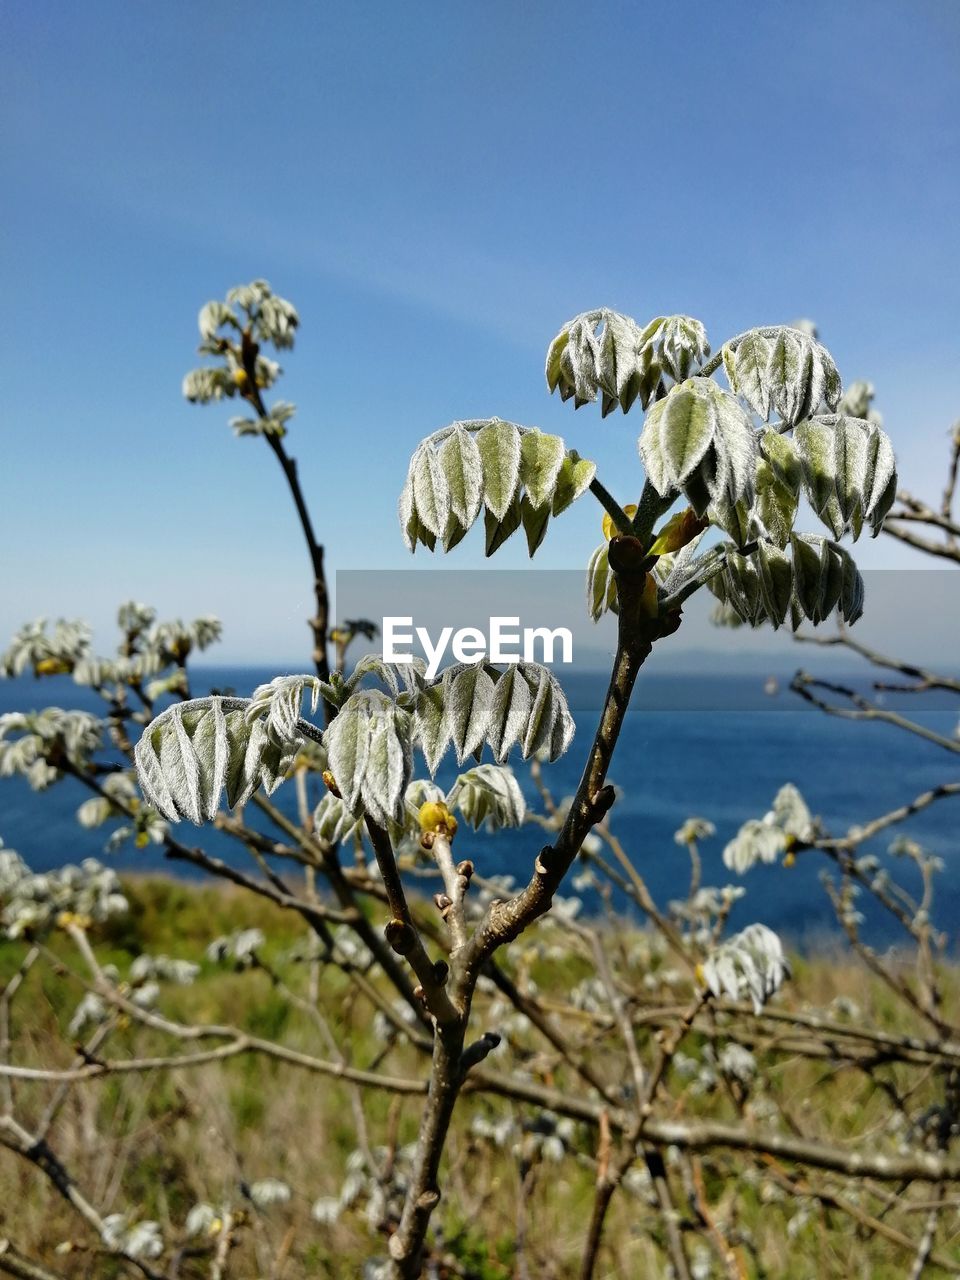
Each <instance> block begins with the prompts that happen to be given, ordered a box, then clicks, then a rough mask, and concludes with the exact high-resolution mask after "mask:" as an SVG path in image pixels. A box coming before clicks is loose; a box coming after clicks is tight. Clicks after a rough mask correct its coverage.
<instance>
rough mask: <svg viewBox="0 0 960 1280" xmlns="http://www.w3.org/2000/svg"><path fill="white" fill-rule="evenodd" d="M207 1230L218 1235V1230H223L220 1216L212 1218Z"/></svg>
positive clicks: (213, 1234)
mask: <svg viewBox="0 0 960 1280" xmlns="http://www.w3.org/2000/svg"><path fill="white" fill-rule="evenodd" d="M209 1230H210V1234H211V1235H212V1236H216V1235H219V1234H220V1232H221V1231H222V1230H223V1222H222V1220H221V1219H220V1218H214V1220H213V1221H212V1222H211V1223H210V1228H209Z"/></svg>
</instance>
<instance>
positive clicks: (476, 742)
mask: <svg viewBox="0 0 960 1280" xmlns="http://www.w3.org/2000/svg"><path fill="white" fill-rule="evenodd" d="M445 683H446V707H447V725H448V729H449V738H450V741H451V742H452V743H453V747H454V750H455V751H456V753H457V763H458V764H462V762H463V760H464V758H465V757H466V756H469V755H472V754H473V753H474V752H475V751H477V750H478V749H479V748H480V747H481V746H482V744H483V742H484V741H485V740H486V736H487V730H488V727H489V725H490V713H491V711H492V709H493V694H494V682H493V677H492V676H491V675H490V674H489V672H487V671H486V670H485V668H484V666H483V664H482V663H477V664H475V665H473V666H465V667H462V668H460V669H456V668H451V670H450V672H449V673H448V675H447V680H446V682H445Z"/></svg>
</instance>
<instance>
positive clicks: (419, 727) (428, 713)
mask: <svg viewBox="0 0 960 1280" xmlns="http://www.w3.org/2000/svg"><path fill="white" fill-rule="evenodd" d="M413 719H414V735H415V739H416V742H417V743H418V745H419V746H420V749H421V750H422V752H423V757H424V759H425V760H426V762H427V768H428V769H429V770H430V773H431V775H433V774H434V773H436V771H437V765H438V764H439V763H440V761H441V759H442V758H443V753H444V752H445V751H446V749H447V743H448V742H449V741H450V728H449V725H448V722H447V711H446V705H445V690H444V687H443V685H442V684H435V685H430V686H428V687H427V688H425V689H422V690H421V691H420V694H419V697H418V698H417V704H416V707H415V708H414V717H413Z"/></svg>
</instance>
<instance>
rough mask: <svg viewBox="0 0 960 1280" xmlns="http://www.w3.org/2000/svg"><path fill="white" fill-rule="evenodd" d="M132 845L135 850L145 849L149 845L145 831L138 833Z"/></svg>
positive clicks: (148, 838)
mask: <svg viewBox="0 0 960 1280" xmlns="http://www.w3.org/2000/svg"><path fill="white" fill-rule="evenodd" d="M133 843H134V845H135V846H136V848H138V849H145V848H146V847H147V845H148V844H149V843H150V837H149V836H148V835H147V833H146V832H145V831H138V832H137V834H136V837H135V839H134V841H133Z"/></svg>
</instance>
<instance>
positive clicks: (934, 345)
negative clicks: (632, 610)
mask: <svg viewBox="0 0 960 1280" xmlns="http://www.w3.org/2000/svg"><path fill="white" fill-rule="evenodd" d="M0 15H2V20H3V29H4V39H3V42H2V47H0V85H2V86H3V87H2V89H0V94H2V102H3V109H2V137H0V148H2V165H3V175H4V199H3V205H2V213H0V218H2V227H3V235H2V242H0V254H2V279H3V281H4V290H5V298H4V302H5V305H4V306H3V308H2V310H0V365H2V378H3V425H2V427H0V432H2V440H3V461H2V464H0V525H2V531H3V542H2V545H3V552H2V555H0V636H5V635H7V634H9V633H10V632H11V631H12V630H13V628H14V627H15V626H16V625H17V624H18V623H19V622H20V621H21V620H22V619H24V618H27V617H33V616H36V615H38V614H48V615H51V616H57V615H67V616H75V615H84V616H87V617H89V618H90V619H91V620H92V621H93V622H94V623H95V625H96V627H97V630H98V635H99V636H101V637H102V638H103V639H104V641H106V640H107V638H108V636H109V624H110V620H111V618H112V615H113V612H114V610H115V607H116V604H117V603H118V602H119V601H120V600H122V599H125V598H128V597H131V596H133V597H136V598H139V599H145V600H149V601H151V602H153V603H155V604H156V605H158V606H159V607H160V608H161V609H162V611H163V612H164V613H165V614H171V615H180V616H193V615H194V614H196V613H199V612H213V613H217V614H218V615H220V616H221V617H222V618H223V619H224V622H225V624H226V636H225V643H224V645H223V646H222V649H221V651H220V652H221V654H222V656H223V658H224V659H231V660H247V659H249V660H255V661H261V662H268V663H269V662H271V661H276V662H277V663H278V664H289V663H292V664H294V665H301V666H302V665H305V664H306V662H307V655H308V645H307V631H306V628H305V627H304V625H303V622H302V619H303V618H304V616H305V613H306V610H307V608H308V607H309V582H308V576H307V572H306V560H305V556H304V553H303V551H302V549H301V547H300V545H299V542H298V541H297V538H298V533H297V530H296V527H295V525H294V521H293V516H292V512H291V509H290V506H289V503H288V501H287V496H286V493H285V491H284V489H283V487H282V484H281V478H280V475H279V472H278V470H277V468H276V464H275V462H274V460H273V459H272V457H271V456H270V455H269V453H268V452H267V450H266V448H265V447H264V446H263V444H262V442H260V441H251V440H240V441H237V440H234V439H233V437H232V433H231V431H230V429H229V427H228V426H227V419H228V417H229V416H231V413H232V412H234V411H235V410H233V409H232V406H231V407H230V408H227V409H224V408H222V407H218V406H211V407H208V408H204V409H201V408H195V407H193V406H190V405H187V404H186V403H185V402H183V401H182V399H181V397H180V380H181V377H182V375H183V373H184V372H185V370H186V369H187V368H189V367H191V365H192V364H193V363H194V358H193V349H194V347H195V344H196V340H197V336H196V329H195V316H196V312H197V310H198V308H199V306H200V305H201V304H202V303H203V302H204V301H205V300H206V299H207V298H211V297H217V296H221V295H222V294H223V293H224V292H225V290H226V289H227V288H228V287H229V286H230V285H232V284H234V283H238V282H241V281H245V280H248V279H251V278H252V277H254V276H258V275H262V276H265V277H266V278H268V279H269V280H270V281H271V282H272V283H273V285H274V286H275V288H276V289H277V290H278V292H280V293H282V294H284V295H285V296H287V297H289V298H291V299H292V300H293V301H294V302H295V303H296V305H297V306H298V307H299V309H300V312H301V316H302V321H303V324H302V330H301V336H300V339H299V341H298V344H297V348H296V350H295V351H293V352H290V353H285V358H284V361H283V363H284V365H285V367H286V369H287V371H288V373H287V377H286V378H285V379H284V382H283V384H282V387H281V391H280V394H281V395H282V396H283V397H284V398H287V399H292V400H294V401H295V402H296V403H297V405H298V406H299V413H298V416H297V418H296V419H295V421H294V423H293V425H292V431H291V435H290V438H289V446H290V449H291V451H292V452H293V453H295V454H296V456H297V457H298V458H299V460H300V466H301V471H302V475H303V479H304V484H305V487H306V490H307V492H308V494H309V496H310V499H311V502H312V505H313V508H314V512H315V522H316V524H317V526H318V528H319V530H320V531H321V533H322V535H323V537H324V539H325V541H326V543H327V546H328V557H329V561H330V565H331V567H332V568H338V567H339V568H357V567H376V568H393V567H396V568H402V567H406V565H407V564H408V563H409V561H408V558H407V555H406V552H405V551H404V549H403V547H402V545H401V542H400V538H399V532H398V530H397V525H396V518H395V500H396V495H397V493H398V492H399V489H400V486H401V483H402V481H403V476H404V473H405V468H406V463H407V460H408V458H409V455H410V453H411V452H412V450H413V448H414V447H415V445H416V444H417V442H418V441H419V439H420V438H421V437H422V436H424V435H426V434H428V433H429V432H431V431H433V430H435V429H436V428H438V427H440V426H443V425H444V424H445V423H447V422H449V421H451V420H452V419H455V418H463V417H477V416H489V415H492V414H499V415H500V416H502V417H507V418H511V419H513V420H515V421H518V422H522V423H526V424H529V425H539V426H542V427H544V428H546V429H550V430H555V431H559V432H560V433H561V434H563V435H564V436H565V438H566V439H567V441H568V443H570V444H571V445H574V446H576V447H577V448H578V449H579V450H580V451H581V453H583V454H585V455H587V456H590V457H593V458H595V459H596V460H597V461H598V463H599V465H600V472H601V475H602V476H603V478H605V480H606V481H607V483H608V484H609V486H610V487H611V488H612V489H613V490H614V491H615V492H616V493H617V495H618V496H619V497H620V498H622V500H624V501H628V500H630V499H631V498H632V497H633V496H635V492H636V489H637V485H638V478H639V475H640V472H639V463H638V461H637V458H636V452H635V440H636V436H637V434H638V431H639V427H640V418H639V416H638V415H637V414H635V413H634V414H631V415H630V416H628V417H627V418H626V419H624V418H622V417H620V416H618V417H616V418H614V417H611V418H609V419H607V420H606V421H601V419H600V416H599V412H598V411H597V410H596V409H595V408H586V409H583V410H581V411H580V412H579V413H577V414H576V415H574V413H573V410H572V408H571V407H570V406H569V405H561V404H560V402H559V400H558V399H556V397H554V398H552V399H551V398H550V397H548V395H547V392H546V387H545V385H544V383H543V374H542V366H543V355H544V351H545V348H546V344H547V342H548V341H549V339H550V338H551V337H552V336H553V334H554V333H555V332H556V331H557V329H558V328H559V327H560V326H561V324H562V323H563V322H564V321H565V320H567V319H569V318H570V317H571V316H572V315H574V314H576V313H577V312H580V311H583V310H586V309H588V308H590V307H594V306H600V305H608V306H612V307H615V308H617V309H620V310H623V311H626V312H628V313H630V314H632V315H634V316H636V317H637V318H638V319H639V320H641V321H644V320H646V319H648V318H649V317H650V316H653V315H656V314H661V313H663V312H677V311H682V312H687V313H689V314H692V315H696V316H698V317H699V318H701V319H702V320H703V321H704V323H705V324H706V326H707V329H708V333H709V335H710V337H711V340H712V341H713V344H714V346H715V347H717V346H719V345H720V343H721V342H722V341H723V340H724V339H725V338H727V337H729V336H731V335H732V334H734V333H736V332H739V331H740V330H742V329H744V328H748V327H750V326H752V325H754V324H762V323H776V322H780V321H789V320H791V319H795V318H797V317H799V316H809V317H812V318H814V319H815V320H816V321H817V323H818V324H819V326H820V331H821V336H822V338H823V339H824V341H825V342H826V343H827V345H828V346H829V347H830V348H831V350H832V351H833V353H834V355H835V357H836V359H837V361H838V364H839V366H840V369H841V372H842V373H843V374H844V376H845V378H846V379H847V380H850V379H852V378H855V377H869V378H871V379H872V380H873V381H874V382H875V383H876V386H877V389H878V393H879V397H878V404H879V407H880V408H881V409H882V410H883V412H884V414H885V417H886V421H887V426H888V429H889V431H890V433H891V435H892V436H893V439H894V443H895V445H896V447H897V451H898V455H899V458H900V465H901V474H902V476H903V477H904V480H905V482H906V483H908V484H909V485H911V486H912V487H914V488H916V489H917V490H919V491H922V492H926V493H930V494H934V493H936V492H938V491H939V488H940V486H941V483H942V481H941V476H940V472H941V470H942V459H943V457H944V456H945V448H946V431H947V428H948V427H949V425H950V424H951V422H952V421H954V419H955V418H956V417H957V416H958V413H960V395H958V392H957V355H958V350H957V348H958V337H957V298H958V294H960V290H958V284H960V281H958V253H957V247H958V246H957V225H958V218H957V215H958V208H960V180H958V178H960V166H958V155H957V152H958V135H957V124H956V122H957V120H958V119H960V77H958V75H957V68H958V66H960V7H958V6H957V5H956V4H954V3H952V0H941V2H939V3H934V2H932V0H912V2H911V3H906V0H904V2H903V3H888V2H886V0H869V2H868V0H856V2H854V0H847V3H844V4H840V5H838V4H836V3H835V2H817V0H815V2H814V3H807V4H804V5H802V6H801V5H798V4H796V3H791V4H786V3H773V2H771V3H767V4H764V5H759V4H755V3H739V2H731V3H725V4H721V5H718V4H698V3H691V4H687V5H684V6H682V8H681V7H678V6H673V5H667V4H663V5H657V6H654V5H652V4H647V3H642V4H641V3H632V4H614V3H607V4H604V3H597V4H595V5H591V6H583V5H582V4H579V5H578V4H572V3H566V2H554V3H550V4H546V3H542V4H541V3H524V4H522V5H518V4H508V3H491V4H487V5H485V6H483V7H482V8H478V7H477V6H475V5H470V6H467V5H445V6H441V5H438V4H426V3H420V4H412V5H388V4H385V3H381V4H372V3H357V4H353V5H336V6H335V5H331V4H322V3H309V4H308V3H293V2H291V3H287V4H285V5H282V6H279V5H274V6H268V5H263V4H252V3H247V2H246V0H232V2H231V3H229V4H226V3H216V2H214V0H205V3H203V4H201V5H194V4H187V3H186V2H182V3H169V4H167V5H164V6H149V7H148V6H141V5H130V4H129V3H112V2H111V3H107V2H102V3H101V2H94V3H91V4H87V5H82V6H79V5H77V6H74V5H67V4H59V5H57V4H37V3H32V2H31V3H28V2H27V0H18V2H17V3H10V2H9V0H6V2H4V3H2V5H0ZM597 522H598V512H597V510H596V509H595V504H591V502H590V500H589V499H584V500H583V501H582V502H581V503H580V504H578V507H577V508H576V509H574V510H573V511H572V512H570V513H568V514H567V515H566V516H565V517H564V518H563V520H562V521H559V522H557V524H556V525H555V526H554V528H553V529H552V531H551V534H550V536H549V537H548V540H547V543H546V544H545V546H544V548H543V551H542V553H541V554H542V559H541V557H540V556H538V563H542V564H543V565H544V566H545V567H575V566H578V565H580V564H582V563H584V562H585V560H586V557H587V556H588V554H589V552H590V550H591V549H592V547H593V546H594V545H595V543H596V542H597V541H598V530H597ZM859 545H860V546H861V547H863V549H862V551H861V552H860V554H859V555H858V559H859V560H860V561H861V563H863V564H864V565H865V566H867V567H896V566H900V565H904V566H906V565H908V564H910V563H911V560H910V559H909V556H908V554H907V553H906V552H904V551H903V550H902V549H899V548H898V547H896V546H895V545H894V544H892V543H891V542H890V541H889V540H885V539H884V540H880V541H879V542H878V543H876V544H871V545H869V546H865V547H864V546H863V544H859ZM523 561H524V552H523V548H522V547H520V546H519V545H518V546H517V547H515V548H514V547H513V546H512V544H510V545H508V546H507V547H506V548H505V549H504V550H503V551H502V552H500V553H499V554H498V557H497V565H498V567H512V566H514V565H520V564H522V563H523ZM418 563H419V558H418ZM449 563H450V564H451V565H457V564H459V565H462V566H463V567H465V568H479V567H480V566H481V565H482V564H483V560H482V547H481V545H480V538H479V535H478V534H474V535H473V536H471V537H470V538H468V539H467V541H466V542H465V543H464V544H462V546H461V547H460V548H458V550H457V551H456V552H455V553H454V556H453V557H452V558H451V560H450V562H449Z"/></svg>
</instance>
